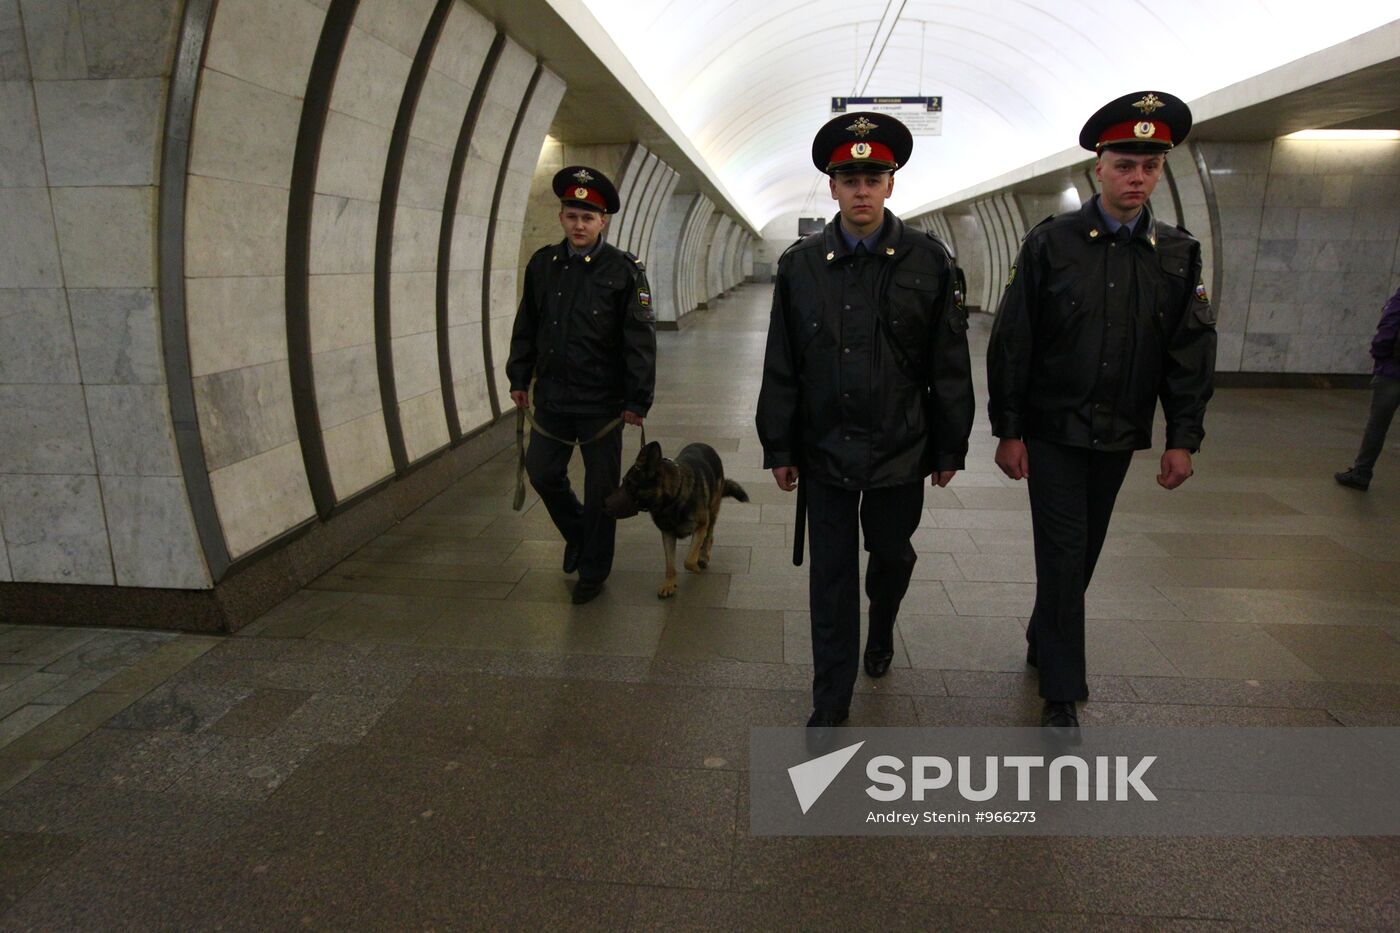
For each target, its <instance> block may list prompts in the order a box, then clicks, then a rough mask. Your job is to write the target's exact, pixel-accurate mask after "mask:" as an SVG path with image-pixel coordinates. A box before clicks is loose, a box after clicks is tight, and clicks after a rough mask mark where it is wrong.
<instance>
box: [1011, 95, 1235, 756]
mask: <svg viewBox="0 0 1400 933" xmlns="http://www.w3.org/2000/svg"><path fill="white" fill-rule="evenodd" d="M1190 129H1191V111H1190V109H1189V108H1188V107H1187V106H1186V104H1185V103H1184V102H1183V101H1181V100H1180V99H1179V98H1177V97H1174V96H1172V95H1171V94H1167V93H1164V92H1162V91H1141V92H1138V93H1135V94H1128V95H1126V96H1124V97H1120V98H1118V99H1116V100H1114V101H1111V102H1109V103H1108V104H1106V105H1104V106H1103V107H1102V108H1100V109H1099V111H1098V112H1097V113H1095V114H1094V115H1093V116H1092V117H1090V118H1089V120H1088V122H1086V123H1085V124H1084V127H1083V129H1082V130H1081V132H1080V135H1079V142H1080V145H1081V146H1083V147H1084V148H1085V149H1088V150H1090V151H1091V152H1094V153H1096V154H1097V157H1098V158H1097V162H1096V163H1095V166H1094V176H1095V177H1096V178H1097V179H1098V180H1099V183H1100V193H1099V194H1097V195H1095V196H1094V197H1092V198H1090V199H1089V200H1087V201H1085V202H1084V204H1083V206H1082V207H1080V208H1079V210H1077V211H1072V212H1069V213H1066V214H1060V215H1058V216H1055V217H1051V218H1048V219H1046V220H1045V221H1043V222H1042V223H1040V224H1039V225H1037V226H1036V227H1034V228H1033V229H1032V230H1031V231H1030V232H1029V233H1028V234H1026V237H1025V239H1024V240H1023V241H1022V244H1021V249H1020V252H1019V254H1018V256H1017V258H1016V263H1015V265H1013V266H1012V268H1011V272H1010V275H1009V276H1008V279H1007V283H1006V288H1005V289H1004V291H1003V293H1002V297H1001V302H1000V305H999V307H998V309H997V316H996V321H995V323H994V324H993V327H992V336H991V344H990V346H989V348H988V351H987V375H988V389H989V399H988V411H989V413H990V415H991V422H992V433H993V434H994V435H996V437H997V438H999V443H998V444H997V450H996V463H997V466H999V467H1000V468H1001V469H1002V471H1003V472H1004V473H1005V474H1006V475H1007V476H1009V477H1011V478H1012V479H1013V480H1021V479H1025V480H1027V482H1028V485H1029V487H1030V506H1031V522H1032V528H1033V535H1034V543H1035V575H1036V593H1035V606H1034V609H1033V611H1032V613H1031V619H1030V625H1029V626H1028V627H1027V630H1026V640H1027V643H1028V645H1027V651H1026V663H1027V664H1029V665H1031V666H1032V667H1036V668H1038V672H1039V679H1040V695H1041V697H1042V698H1043V699H1044V701H1045V702H1044V708H1043V710H1042V713H1041V725H1042V726H1048V727H1051V728H1052V729H1054V730H1057V733H1058V734H1060V735H1061V736H1062V737H1065V738H1077V736H1078V728H1079V710H1078V707H1077V706H1076V705H1075V704H1076V703H1077V702H1079V701H1083V700H1086V699H1087V698H1088V696H1089V687H1088V681H1087V674H1086V671H1085V660H1084V612H1085V607H1084V594H1085V591H1086V590H1087V589H1088V587H1089V582H1090V580H1091V579H1092V577H1093V574H1094V565H1095V563H1096V562H1097V561H1098V557H1099V552H1100V551H1101V549H1102V548H1103V543H1104V536H1105V535H1106V534H1107V532H1108V525H1109V519H1110V517H1111V516H1112V513H1113V504H1114V501H1115V499H1116V497H1117V495H1118V491H1119V488H1120V487H1121V486H1122V483H1123V480H1124V477H1125V476H1126V474H1127V472H1128V466H1129V463H1130V462H1131V461H1132V458H1133V451H1135V450H1144V449H1147V448H1150V447H1151V446H1152V427H1153V426H1152V422H1153V416H1154V414H1155V409H1156V405H1157V402H1158V400H1159V399H1160V401H1161V403H1162V410H1163V412H1164V415H1165V419H1166V451H1165V452H1164V453H1163V454H1162V457H1161V462H1160V469H1159V472H1158V475H1157V483H1158V484H1159V485H1160V486H1162V487H1163V488H1164V489H1169V490H1170V489H1176V488H1177V487H1179V486H1180V485H1181V484H1182V483H1184V482H1186V480H1187V479H1188V478H1189V477H1190V476H1191V475H1192V472H1193V470H1192V463H1191V457H1192V455H1193V454H1195V453H1196V452H1197V451H1198V450H1199V448H1200V446H1201V440H1202V438H1203V437H1204V436H1205V430H1204V426H1203V424H1204V419H1205V410H1206V403H1207V402H1208V401H1209V400H1210V397H1211V392H1212V385H1213V379H1214V371H1215V310H1214V308H1213V307H1212V305H1211V303H1210V298H1209V296H1208V295H1207V294H1206V288H1205V286H1204V285H1203V284H1201V246H1200V243H1198V242H1197V241H1196V239H1195V238H1194V237H1192V236H1191V235H1190V233H1188V232H1187V231H1186V230H1184V229H1183V228H1181V227H1175V226H1172V225H1170V224H1167V223H1164V222H1162V221H1159V220H1157V219H1156V218H1155V217H1154V216H1153V214H1152V209H1151V206H1150V205H1149V203H1148V199H1149V198H1150V197H1151V196H1152V191H1153V189H1154V188H1155V187H1156V185H1157V183H1158V181H1159V180H1160V179H1161V177H1162V174H1163V172H1164V171H1165V161H1166V157H1167V153H1168V152H1169V151H1170V150H1171V149H1172V147H1173V146H1178V145H1180V144H1181V143H1182V142H1184V141H1185V139H1186V135H1187V133H1188V132H1189V131H1190Z"/></svg>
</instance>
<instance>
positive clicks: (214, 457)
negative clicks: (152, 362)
mask: <svg viewBox="0 0 1400 933" xmlns="http://www.w3.org/2000/svg"><path fill="white" fill-rule="evenodd" d="M194 391H195V399H196V402H197V403H198V405H199V416H200V427H201V429H202V431H201V433H202V437H203V440H204V457H205V461H206V462H207V463H208V465H209V469H210V470H211V471H213V470H218V469H222V468H223V467H226V466H228V465H230V464H233V463H237V462H238V461H240V460H246V459H247V458H249V457H254V456H257V455H258V454H260V453H263V452H265V451H268V450H272V449H274V448H276V447H281V446H283V445H285V444H289V443H291V442H293V441H295V440H296V437H297V429H296V420H295V418H294V417H293V414H292V399H291V376H290V375H289V373H288V369H287V361H286V360H277V361H275V362H272V363H266V364H263V365H261V366H245V367H242V368H239V369H231V370H226V371H223V372H217V373H213V374H211V375H207V376H199V377H197V378H196V379H195V380H194Z"/></svg>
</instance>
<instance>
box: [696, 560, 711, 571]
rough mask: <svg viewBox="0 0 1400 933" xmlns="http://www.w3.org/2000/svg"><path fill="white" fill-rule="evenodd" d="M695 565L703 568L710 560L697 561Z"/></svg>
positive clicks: (708, 564)
mask: <svg viewBox="0 0 1400 933" xmlns="http://www.w3.org/2000/svg"><path fill="white" fill-rule="evenodd" d="M696 566H697V567H699V568H700V569H701V570H704V569H705V568H706V567H708V566H710V562H709V561H708V560H702V561H697V562H696Z"/></svg>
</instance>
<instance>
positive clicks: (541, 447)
mask: <svg viewBox="0 0 1400 933" xmlns="http://www.w3.org/2000/svg"><path fill="white" fill-rule="evenodd" d="M614 417H616V416H615V415H612V416H610V415H566V414H562V413H560V412H554V411H547V410H545V409H542V408H541V409H536V411H535V422H536V423H537V424H538V425H539V426H540V427H541V428H543V429H544V430H546V431H548V432H549V433H550V434H553V435H555V436H556V437H560V438H563V439H564V440H570V441H572V440H587V439H588V438H590V437H592V436H593V435H595V434H597V433H598V432H599V431H601V430H602V429H603V428H604V427H606V426H607V423H608V422H609V421H612V420H613V418H614ZM579 450H581V451H582V452H583V502H582V503H580V502H579V501H578V496H576V495H574V490H573V487H572V486H570V485H569V460H570V458H571V457H572V456H573V453H574V448H573V447H571V446H570V445H568V444H561V443H559V442H558V441H555V440H551V439H550V438H547V437H545V436H543V435H542V434H538V433H531V435H530V447H529V449H528V450H526V451H525V472H526V474H528V475H529V477H530V485H531V486H534V487H535V492H537V493H539V494H540V499H541V500H542V501H543V502H544V507H545V508H546V509H548V510H549V517H550V518H551V519H553V520H554V527H556V528H558V529H559V533H560V534H561V535H563V536H564V540H565V541H566V542H574V543H577V544H579V545H580V546H581V548H582V550H581V551H580V553H579V561H578V578H579V579H580V580H590V581H594V582H601V581H602V580H605V579H607V576H608V574H609V573H610V572H611V571H612V562H613V540H614V537H615V535H616V532H617V521H616V520H615V519H612V518H608V517H607V516H606V515H604V514H603V500H604V499H606V498H607V497H608V494H609V493H611V492H612V491H613V490H614V489H616V488H617V487H618V484H619V483H620V482H621V480H622V425H618V426H617V427H616V428H615V429H614V430H612V431H611V432H609V433H608V434H607V435H606V436H604V437H601V438H599V439H598V440H596V441H594V442H593V443H591V444H584V445H583V446H582V447H580V448H579Z"/></svg>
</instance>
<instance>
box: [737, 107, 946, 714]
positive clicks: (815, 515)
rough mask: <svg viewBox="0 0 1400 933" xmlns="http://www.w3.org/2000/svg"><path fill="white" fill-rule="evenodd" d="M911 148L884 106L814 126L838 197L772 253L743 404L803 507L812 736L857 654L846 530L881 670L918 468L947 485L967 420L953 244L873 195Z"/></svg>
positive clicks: (902, 572) (915, 518) (767, 463)
mask: <svg viewBox="0 0 1400 933" xmlns="http://www.w3.org/2000/svg"><path fill="white" fill-rule="evenodd" d="M912 149H913V139H912V138H911V137H910V135H909V130H908V129H907V128H905V126H904V125H903V124H901V123H900V122H899V121H898V120H896V119H895V118H894V117H892V116H889V115H888V114H881V113H853V114H849V115H845V116H841V117H837V118H835V119H833V120H831V121H830V122H828V123H827V124H826V125H825V126H823V127H822V129H821V131H820V132H818V133H817V136H816V139H815V140H814V141H813V143H812V161H813V163H814V164H815V165H816V167H817V169H818V171H821V172H824V173H826V174H827V175H828V176H830V177H829V179H828V187H829V189H830V191H831V197H832V198H833V199H834V200H835V201H836V202H837V203H838V204H839V206H840V212H839V213H838V214H837V216H836V217H835V218H834V219H833V220H832V221H831V223H829V224H827V225H826V228H825V229H824V230H823V231H822V232H820V233H816V234H812V235H811V236H808V237H806V238H804V239H802V240H800V241H799V242H797V243H795V244H793V245H792V246H791V247H789V248H788V250H787V251H786V252H785V253H784V254H783V255H782V257H781V258H780V259H779V260H778V273H777V279H776V286H775V289H774V293H773V310H772V317H771V320H770V323H769V330H768V346H767V352H766V354H765V357H764V363H763V385H762V388H761V390H760V393H759V399H758V413H757V419H756V420H757V427H758V436H759V440H760V441H761V442H762V444H763V465H764V467H766V468H769V469H771V470H772V471H773V476H774V479H775V480H776V481H777V484H778V486H779V488H781V489H783V490H785V491H791V490H792V489H793V488H794V487H795V485H796V484H797V483H799V482H800V483H801V484H802V489H803V491H804V493H805V499H806V507H807V509H808V513H809V516H810V523H811V528H810V534H809V538H810V541H811V551H812V554H811V567H810V580H809V594H810V600H811V617H812V661H813V665H814V667H815V672H814V676H813V681H812V705H813V712H812V716H811V719H810V720H809V721H808V723H807V725H808V727H809V730H811V731H809V739H811V738H812V736H813V735H817V734H818V733H820V734H821V735H822V736H823V738H825V737H829V735H830V732H829V730H830V729H831V728H832V727H835V726H839V725H840V724H841V723H842V722H843V721H844V720H845V719H846V717H847V715H848V712H849V707H850V703H851V692H852V690H853V689H854V686H855V679H856V672H857V666H858V664H859V663H860V588H859V587H860V567H859V547H858V532H859V531H860V530H863V531H864V532H865V549H866V550H867V551H868V552H869V553H870V558H869V561H868V564H867V567H866V580H865V590H866V594H867V595H868V596H869V598H870V624H869V634H868V636H867V639H866V647H865V670H866V673H867V674H868V675H870V676H871V677H881V676H883V675H884V674H885V672H886V671H888V670H889V666H890V661H891V659H892V658H893V656H894V622H895V615H896V613H897V612H898V611H899V604H900V601H901V599H903V597H904V593H905V591H906V589H907V588H908V586H909V578H910V575H911V574H912V572H913V569H914V561H915V559H916V555H915V553H914V549H913V547H912V546H911V545H910V543H909V539H910V536H911V535H912V534H913V533H914V529H915V528H917V527H918V526H919V519H920V517H921V515H922V511H923V499H924V491H923V478H924V477H926V476H930V474H932V483H933V484H934V485H937V486H946V485H947V484H948V482H949V481H950V480H951V479H952V478H953V475H954V473H956V472H957V471H958V470H960V469H962V467H963V460H964V458H965V456H966V454H967V437H968V434H969V433H970V431H971V429H972V417H973V401H972V378H971V365H970V362H969V359H968V349H967V313H966V311H965V310H964V308H963V307H962V303H961V299H960V297H959V295H958V294H957V286H956V281H957V279H956V270H955V267H954V265H953V261H952V258H951V256H950V255H949V253H948V250H947V249H946V248H945V247H944V245H943V244H942V243H941V242H940V241H939V240H937V239H936V238H934V237H932V236H931V235H929V234H925V233H921V232H919V231H916V230H912V229H909V228H907V227H905V225H904V224H903V223H902V222H901V221H900V220H899V218H898V217H896V216H894V214H892V213H890V211H888V210H886V209H885V207H884V204H885V199H886V198H888V197H889V195H890V193H891V192H892V191H893V190H894V172H895V171H896V170H897V169H898V168H899V167H900V166H902V165H904V164H905V162H906V161H907V160H908V158H909V154H910V152H911V150H912ZM803 498H804V496H803V495H799V503H801V501H802V499H803ZM800 508H801V505H800V504H799V509H800ZM819 741H820V740H819Z"/></svg>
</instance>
